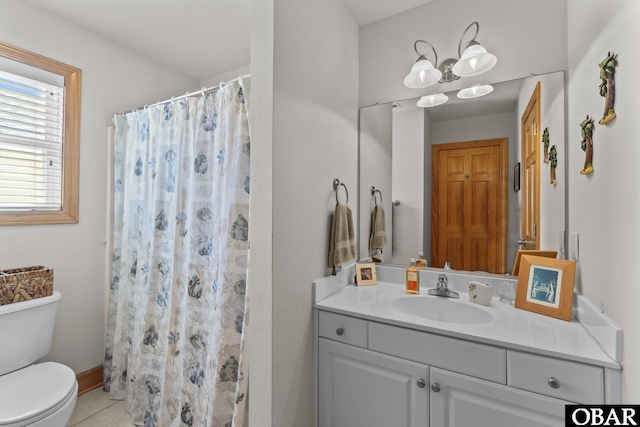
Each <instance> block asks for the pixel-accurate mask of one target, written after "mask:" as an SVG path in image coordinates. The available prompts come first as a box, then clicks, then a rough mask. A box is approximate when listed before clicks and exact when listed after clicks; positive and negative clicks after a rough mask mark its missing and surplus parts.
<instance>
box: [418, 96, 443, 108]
mask: <svg viewBox="0 0 640 427" xmlns="http://www.w3.org/2000/svg"><path fill="white" fill-rule="evenodd" d="M448 100H449V97H448V96H447V95H445V94H444V93H436V94H434V95H427V96H423V97H422V98H420V99H419V100H418V103H417V105H418V107H422V108H431V107H435V106H437V105H441V104H444V103H445V102H447V101H448Z"/></svg>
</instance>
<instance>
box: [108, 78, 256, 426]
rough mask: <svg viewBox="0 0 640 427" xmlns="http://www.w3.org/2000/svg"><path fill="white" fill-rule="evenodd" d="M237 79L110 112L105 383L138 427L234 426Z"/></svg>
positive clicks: (243, 253)
mask: <svg viewBox="0 0 640 427" xmlns="http://www.w3.org/2000/svg"><path fill="white" fill-rule="evenodd" d="M243 83H244V85H246V84H247V83H248V81H247V80H246V79H245V80H244V81H243V80H242V79H239V80H238V81H235V82H232V83H228V84H226V85H224V86H222V87H220V88H219V89H218V90H217V91H216V92H215V93H206V94H205V93H204V92H203V93H202V95H198V96H192V97H180V98H178V99H176V100H172V101H171V102H168V103H166V104H164V105H161V106H153V107H149V108H144V109H142V110H138V111H134V112H132V113H128V114H124V115H116V116H115V124H116V132H115V171H114V179H115V200H114V205H115V209H114V218H115V219H114V236H113V238H114V250H113V268H112V282H111V289H110V300H109V309H108V324H107V334H106V353H105V363H104V380H105V381H104V384H105V385H104V388H105V390H107V391H110V395H111V397H112V398H114V399H120V400H124V401H125V404H126V408H127V410H128V411H129V412H131V413H132V414H133V418H134V423H135V424H136V425H144V426H147V427H151V426H156V427H168V426H189V427H191V426H197V427H218V426H220V427H231V426H237V427H241V426H242V425H243V418H244V413H245V412H244V411H245V409H246V407H245V403H246V392H247V378H246V376H245V373H246V372H247V370H246V369H245V367H246V365H247V359H246V353H247V352H246V340H245V336H246V328H247V321H248V313H247V307H248V300H247V284H246V274H247V263H248V262H247V261H248V260H247V258H248V249H249V245H248V232H249V231H248V227H249V153H250V148H249V147H250V144H249V124H248V116H247V108H246V104H245V94H244V91H243V86H244V85H243Z"/></svg>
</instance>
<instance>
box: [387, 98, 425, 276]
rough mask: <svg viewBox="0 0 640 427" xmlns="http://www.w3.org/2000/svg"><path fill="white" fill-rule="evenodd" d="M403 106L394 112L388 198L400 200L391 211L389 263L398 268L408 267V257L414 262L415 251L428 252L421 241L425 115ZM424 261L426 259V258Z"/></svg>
mask: <svg viewBox="0 0 640 427" xmlns="http://www.w3.org/2000/svg"><path fill="white" fill-rule="evenodd" d="M406 104H407V103H405V106H403V107H396V108H394V109H393V155H392V158H393V160H392V163H393V167H392V180H391V182H392V184H391V188H392V189H391V194H390V195H389V196H387V197H388V198H389V197H390V198H391V199H393V200H399V201H400V205H399V206H394V207H393V208H392V209H391V212H392V220H393V224H392V228H391V230H392V232H393V240H394V241H393V259H392V262H393V263H394V264H401V265H408V264H409V259H410V258H416V259H417V258H418V252H426V253H427V254H429V253H430V252H431V251H425V250H424V248H425V245H424V243H423V241H422V238H423V235H424V233H423V230H422V227H423V222H424V218H423V208H424V181H425V176H424V167H423V164H422V162H423V161H424V150H425V143H424V131H425V126H424V117H425V113H424V110H423V109H422V108H417V107H415V106H413V107H411V106H409V107H408V106H406ZM427 148H428V149H430V148H431V147H427ZM429 226H430V225H429V224H427V227H429ZM425 259H429V258H426V255H425ZM387 262H388V261H387Z"/></svg>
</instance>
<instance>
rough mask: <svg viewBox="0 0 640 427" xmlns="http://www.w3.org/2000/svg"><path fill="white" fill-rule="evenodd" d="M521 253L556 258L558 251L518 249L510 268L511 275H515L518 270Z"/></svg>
mask: <svg viewBox="0 0 640 427" xmlns="http://www.w3.org/2000/svg"><path fill="white" fill-rule="evenodd" d="M522 255H533V256H543V257H547V258H556V257H557V256H558V251H546V250H539V249H520V250H519V251H518V252H516V260H515V261H514V263H513V269H512V270H511V275H512V276H517V275H518V272H519V271H520V262H521V261H522Z"/></svg>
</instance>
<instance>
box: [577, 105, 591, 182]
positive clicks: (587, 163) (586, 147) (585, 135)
mask: <svg viewBox="0 0 640 427" xmlns="http://www.w3.org/2000/svg"><path fill="white" fill-rule="evenodd" d="M580 129H581V130H582V141H580V142H581V147H582V151H584V152H585V158H584V168H583V169H582V170H581V171H580V173H581V174H582V175H589V174H590V173H591V172H593V137H592V136H593V119H592V118H591V117H589V116H587V118H586V119H584V120H583V121H582V122H580Z"/></svg>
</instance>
